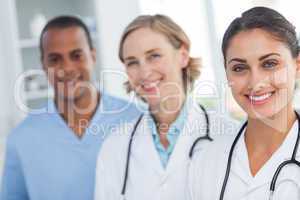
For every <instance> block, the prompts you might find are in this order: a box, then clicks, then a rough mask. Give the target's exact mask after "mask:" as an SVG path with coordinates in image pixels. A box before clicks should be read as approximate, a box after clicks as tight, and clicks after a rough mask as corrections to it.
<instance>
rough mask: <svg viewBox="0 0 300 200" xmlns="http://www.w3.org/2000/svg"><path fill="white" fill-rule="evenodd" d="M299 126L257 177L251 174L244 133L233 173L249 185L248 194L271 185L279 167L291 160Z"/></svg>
mask: <svg viewBox="0 0 300 200" xmlns="http://www.w3.org/2000/svg"><path fill="white" fill-rule="evenodd" d="M297 124H298V122H297ZM297 124H294V126H293V127H292V129H291V132H290V134H289V135H288V136H287V138H286V140H285V141H284V142H283V144H282V145H281V147H280V148H279V149H278V150H277V151H276V152H275V153H274V154H273V156H272V157H271V158H270V159H269V160H268V161H267V162H266V163H265V165H264V166H263V167H262V168H261V169H260V170H259V171H258V173H257V174H256V175H255V177H253V176H252V174H251V172H250V166H249V159H248V152H247V149H246V144H245V141H244V133H243V135H242V136H241V138H240V140H239V142H238V143H237V147H236V149H235V151H234V156H233V162H232V168H231V172H232V173H234V174H235V175H236V176H238V177H239V178H240V179H241V180H242V181H243V182H244V183H245V184H247V185H249V188H248V190H247V192H251V191H253V190H255V189H257V188H258V187H261V186H262V185H265V184H270V182H271V180H272V178H273V175H274V173H275V171H276V169H277V168H278V166H279V165H280V164H281V163H282V162H283V161H284V160H288V159H290V158H291V155H292V152H293V147H294V145H295V141H296V138H297V133H298V125H297ZM227 153H228V152H227Z"/></svg>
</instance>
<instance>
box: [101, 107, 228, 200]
mask: <svg viewBox="0 0 300 200" xmlns="http://www.w3.org/2000/svg"><path fill="white" fill-rule="evenodd" d="M209 118H210V122H211V123H210V124H211V126H210V127H211V132H212V133H216V129H218V128H219V127H224V126H223V123H225V122H226V120H224V119H221V118H217V119H216V118H215V117H212V116H209ZM230 122H232V121H230ZM128 125H129V124H126V125H125V126H123V128H121V129H122V130H120V128H119V130H116V131H115V132H114V133H112V134H111V135H110V136H109V137H108V138H107V139H106V140H105V142H104V144H103V146H102V148H101V151H100V154H99V156H98V162H97V170H96V187H95V200H104V199H105V200H119V199H122V196H121V190H122V185H123V181H124V173H125V164H126V157H127V151H128V144H129V138H130V135H131V132H132V129H133V124H130V125H129V126H128ZM128 127H129V128H128ZM230 128H231V127H230ZM205 130H206V123H205V117H204V113H203V111H202V110H201V109H200V108H199V107H198V106H193V107H189V108H188V118H187V122H186V123H185V125H184V128H183V132H182V133H180V135H179V137H178V139H177V142H176V145H175V148H174V150H173V153H172V155H171V157H170V160H169V162H168V165H167V167H166V168H163V166H162V164H161V161H160V158H159V155H158V152H157V151H156V149H155V146H154V142H153V138H152V134H151V130H150V129H149V127H148V122H147V115H144V117H143V118H142V120H141V122H140V124H139V126H138V128H137V130H136V134H135V137H134V139H133V143H132V151H131V155H130V166H129V176H128V182H127V190H126V195H125V198H126V199H127V200H141V199H142V200H159V199H161V200H184V199H186V196H187V194H188V193H187V173H188V167H189V163H190V159H189V156H188V154H189V151H190V148H191V146H192V144H193V142H194V141H195V140H196V138H198V137H199V136H201V135H204V134H205ZM218 133H220V132H218ZM208 144H210V142H208V141H207V140H206V141H202V142H200V143H199V144H198V145H197V148H196V149H195V152H196V151H201V150H203V148H204V147H205V146H207V145H208Z"/></svg>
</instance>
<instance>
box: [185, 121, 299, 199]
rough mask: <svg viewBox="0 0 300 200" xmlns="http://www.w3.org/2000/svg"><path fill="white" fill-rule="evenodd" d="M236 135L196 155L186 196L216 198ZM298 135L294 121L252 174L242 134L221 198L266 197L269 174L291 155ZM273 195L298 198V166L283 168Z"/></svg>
mask: <svg viewBox="0 0 300 200" xmlns="http://www.w3.org/2000/svg"><path fill="white" fill-rule="evenodd" d="M262 134H263V133H262ZM235 135H236V134H235ZM235 135H232V136H222V137H219V138H218V139H216V142H215V143H214V144H212V145H210V146H209V147H208V148H207V149H205V150H204V151H203V152H200V153H197V155H195V157H194V159H193V161H192V163H191V166H190V170H189V181H188V182H189V192H190V198H189V199H191V200H219V196H220V193H221V188H222V184H223V180H224V176H225V171H226V166H227V160H228V154H229V151H230V148H231V145H232V143H233V140H234V137H235ZM297 135H298V122H297V121H296V122H295V124H294V125H293V127H292V129H291V130H290V132H289V134H288V135H287V137H286V139H285V141H284V142H283V144H282V145H281V146H280V148H279V149H278V150H277V151H276V152H275V153H274V154H273V156H272V157H271V158H270V159H269V160H268V161H267V163H266V164H265V165H264V166H263V167H262V168H261V169H260V170H259V172H258V173H257V174H256V175H255V176H254V177H253V176H252V174H251V172H250V168H249V161H248V154H247V149H246V145H245V141H244V135H241V137H240V139H239V141H238V143H237V145H236V148H235V150H234V154H233V158H232V165H231V171H230V175H229V179H228V183H227V187H226V191H225V195H224V200H268V199H269V194H270V193H269V188H270V183H271V180H272V177H273V175H274V173H275V171H276V169H277V167H278V166H279V165H280V163H282V162H283V161H285V160H287V159H290V158H291V156H292V152H293V148H294V145H295V142H296V139H297ZM299 151H300V149H298V153H297V157H296V159H297V160H300V152H299ZM273 198H274V200H275V199H276V200H285V199H288V200H299V199H300V168H299V167H297V166H295V165H292V166H286V167H284V168H283V169H282V171H281V173H280V175H279V177H278V180H277V184H276V187H275V193H274V197H273Z"/></svg>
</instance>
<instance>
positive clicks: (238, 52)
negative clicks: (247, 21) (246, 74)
mask: <svg viewBox="0 0 300 200" xmlns="http://www.w3.org/2000/svg"><path fill="white" fill-rule="evenodd" d="M271 52H272V53H279V54H281V55H286V54H291V52H290V50H289V48H288V47H287V45H286V44H285V43H284V42H283V41H279V39H278V38H276V37H275V36H274V35H272V34H270V33H268V32H267V31H264V30H262V29H252V30H247V31H241V32H239V33H238V34H237V35H235V36H234V37H233V38H232V39H231V41H230V43H229V46H228V49H227V52H226V57H227V60H229V59H231V58H233V57H239V58H244V59H248V58H249V59H251V58H257V57H259V56H261V55H265V54H268V53H271Z"/></svg>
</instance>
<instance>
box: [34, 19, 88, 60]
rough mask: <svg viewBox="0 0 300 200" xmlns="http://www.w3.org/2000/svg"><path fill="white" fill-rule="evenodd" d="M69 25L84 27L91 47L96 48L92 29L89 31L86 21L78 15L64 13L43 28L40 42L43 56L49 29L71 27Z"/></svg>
mask: <svg viewBox="0 0 300 200" xmlns="http://www.w3.org/2000/svg"><path fill="white" fill-rule="evenodd" d="M69 27H80V28H82V29H83V31H84V32H85V35H86V38H87V41H88V44H89V47H90V48H91V49H93V48H94V46H93V42H92V37H91V34H90V31H89V29H88V27H87V26H86V25H85V23H84V22H83V21H82V20H81V19H80V18H78V17H75V16H71V15H62V16H57V17H55V18H53V19H51V20H49V21H48V22H47V24H46V25H45V27H44V28H43V30H42V33H41V35H40V44H39V48H40V52H41V56H43V54H44V50H43V37H44V34H45V33H46V32H47V31H48V30H49V29H52V28H58V29H64V28H69Z"/></svg>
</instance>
